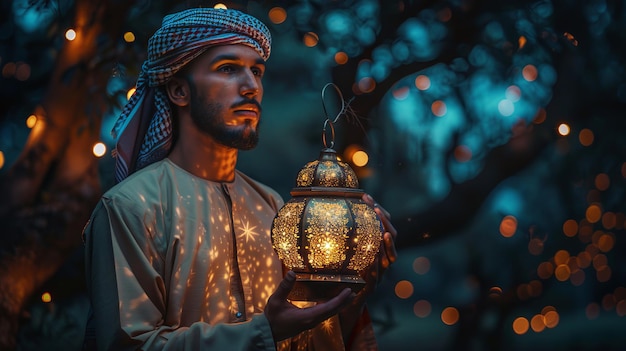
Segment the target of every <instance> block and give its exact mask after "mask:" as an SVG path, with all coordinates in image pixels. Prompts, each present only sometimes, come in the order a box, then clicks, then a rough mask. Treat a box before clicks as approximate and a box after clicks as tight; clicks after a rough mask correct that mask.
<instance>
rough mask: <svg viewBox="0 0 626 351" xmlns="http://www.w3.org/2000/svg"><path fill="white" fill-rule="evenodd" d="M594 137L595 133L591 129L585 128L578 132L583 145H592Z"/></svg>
mask: <svg viewBox="0 0 626 351" xmlns="http://www.w3.org/2000/svg"><path fill="white" fill-rule="evenodd" d="M593 139H594V135H593V132H592V131H591V129H587V128H585V129H582V130H581V131H580V132H579V133H578V141H580V144H581V145H582V146H590V145H591V144H593Z"/></svg>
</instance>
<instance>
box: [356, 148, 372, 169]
mask: <svg viewBox="0 0 626 351" xmlns="http://www.w3.org/2000/svg"><path fill="white" fill-rule="evenodd" d="M367 162H369V156H368V155H367V153H366V152H365V151H363V150H359V151H357V152H355V153H354V154H353V155H352V163H354V165H355V166H357V167H364V166H365V165H367Z"/></svg>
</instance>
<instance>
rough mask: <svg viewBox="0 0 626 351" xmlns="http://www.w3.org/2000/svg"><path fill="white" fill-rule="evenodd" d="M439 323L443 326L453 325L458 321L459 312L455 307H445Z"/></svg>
mask: <svg viewBox="0 0 626 351" xmlns="http://www.w3.org/2000/svg"><path fill="white" fill-rule="evenodd" d="M441 321H442V322H443V323H444V324H445V325H454V324H456V323H457V322H458V321H459V310H457V309H456V308H455V307H446V308H444V309H443V311H442V312H441Z"/></svg>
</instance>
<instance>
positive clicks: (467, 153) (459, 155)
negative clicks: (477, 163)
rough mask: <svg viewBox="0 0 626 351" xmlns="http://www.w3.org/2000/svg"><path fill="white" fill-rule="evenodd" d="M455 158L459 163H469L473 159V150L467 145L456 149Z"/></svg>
mask: <svg viewBox="0 0 626 351" xmlns="http://www.w3.org/2000/svg"><path fill="white" fill-rule="evenodd" d="M454 158H455V159H456V160H457V161H459V162H467V161H469V160H471V159H472V150H470V148H469V147H467V146H465V145H459V146H457V147H455V148H454Z"/></svg>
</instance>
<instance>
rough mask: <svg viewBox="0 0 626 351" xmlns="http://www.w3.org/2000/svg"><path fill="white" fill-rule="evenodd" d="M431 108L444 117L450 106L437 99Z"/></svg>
mask: <svg viewBox="0 0 626 351" xmlns="http://www.w3.org/2000/svg"><path fill="white" fill-rule="evenodd" d="M430 110H431V111H432V112H433V115H435V116H437V117H442V116H444V115H445V114H446V113H447V112H448V107H447V106H446V103H445V102H443V101H441V100H436V101H434V102H433V103H432V105H431V108H430Z"/></svg>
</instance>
